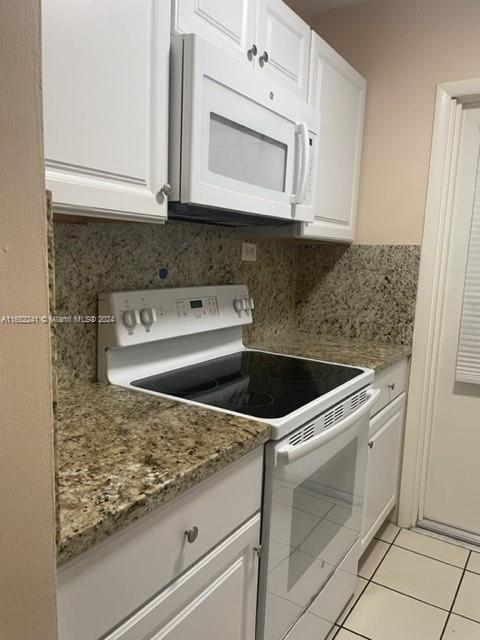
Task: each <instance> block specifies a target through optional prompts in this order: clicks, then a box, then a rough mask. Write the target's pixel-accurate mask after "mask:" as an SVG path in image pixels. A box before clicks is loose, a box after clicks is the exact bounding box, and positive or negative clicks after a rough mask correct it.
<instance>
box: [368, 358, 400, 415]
mask: <svg viewBox="0 0 480 640" xmlns="http://www.w3.org/2000/svg"><path fill="white" fill-rule="evenodd" d="M407 382H408V360H407V358H403V359H402V360H399V361H398V362H395V364H392V365H390V366H389V367H386V368H385V369H381V370H380V371H379V372H378V373H376V374H375V383H374V386H375V388H376V389H380V395H379V397H378V400H377V402H376V403H375V404H374V406H373V408H372V413H371V415H372V416H373V415H375V414H376V413H378V412H379V411H381V410H382V409H383V408H384V407H386V406H387V404H388V403H389V402H391V401H392V400H394V399H395V398H396V397H397V396H399V395H400V394H401V393H403V392H404V391H406V389H407Z"/></svg>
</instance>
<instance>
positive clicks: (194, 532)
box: [185, 527, 198, 543]
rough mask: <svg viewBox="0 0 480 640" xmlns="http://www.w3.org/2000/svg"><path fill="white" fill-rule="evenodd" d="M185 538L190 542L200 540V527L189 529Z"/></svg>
mask: <svg viewBox="0 0 480 640" xmlns="http://www.w3.org/2000/svg"><path fill="white" fill-rule="evenodd" d="M185 537H186V539H187V540H188V542H190V543H191V542H195V540H196V539H197V538H198V527H192V528H191V529H187V530H186V531H185Z"/></svg>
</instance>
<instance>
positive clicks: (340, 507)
mask: <svg viewBox="0 0 480 640" xmlns="http://www.w3.org/2000/svg"><path fill="white" fill-rule="evenodd" d="M357 445H358V440H356V439H355V440H353V441H352V442H350V444H349V445H347V446H346V447H345V448H343V449H341V450H340V451H339V452H338V453H337V454H336V455H335V456H333V457H332V458H330V459H329V460H328V462H326V463H325V464H324V465H323V466H322V467H321V468H320V469H319V470H318V471H316V472H315V473H313V474H312V475H310V476H309V477H308V478H306V479H305V480H304V481H303V482H302V483H301V484H299V485H298V486H296V487H295V488H294V489H293V491H292V509H293V517H292V525H291V539H292V540H293V539H295V538H297V540H298V536H297V531H298V528H299V522H302V521H303V520H304V519H305V518H304V515H303V514H310V515H313V516H316V517H317V522H316V523H313V522H312V524H314V526H313V527H312V529H311V531H310V532H309V533H308V535H307V536H305V538H304V539H303V540H302V541H301V542H300V544H298V551H299V552H300V553H299V554H292V555H291V556H290V562H289V569H288V584H287V590H288V591H290V589H292V588H293V586H294V585H295V583H296V582H297V581H298V580H299V579H300V578H301V577H302V575H303V574H304V573H305V572H306V571H307V569H309V568H310V566H311V565H312V564H313V563H318V562H320V563H321V566H322V567H323V568H324V569H325V568H329V573H331V572H333V570H334V569H335V567H336V566H338V564H339V563H340V562H341V561H342V559H343V557H344V555H345V554H346V552H347V551H348V549H349V548H350V546H351V545H352V544H353V542H354V541H355V538H356V537H357V535H358V526H359V523H360V514H361V504H358V500H357V499H356V496H355V467H356V460H357ZM357 514H358V517H356V516H357Z"/></svg>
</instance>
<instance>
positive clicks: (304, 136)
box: [290, 123, 310, 204]
mask: <svg viewBox="0 0 480 640" xmlns="http://www.w3.org/2000/svg"><path fill="white" fill-rule="evenodd" d="M295 135H296V136H297V137H298V138H299V139H300V145H299V147H300V153H301V163H300V170H299V172H298V178H297V185H296V191H295V193H292V195H291V197H290V202H291V204H301V203H302V202H303V201H304V200H305V192H306V190H307V181H308V169H309V166H308V165H309V160H310V140H309V134H308V127H307V125H306V124H304V123H300V124H297V125H295Z"/></svg>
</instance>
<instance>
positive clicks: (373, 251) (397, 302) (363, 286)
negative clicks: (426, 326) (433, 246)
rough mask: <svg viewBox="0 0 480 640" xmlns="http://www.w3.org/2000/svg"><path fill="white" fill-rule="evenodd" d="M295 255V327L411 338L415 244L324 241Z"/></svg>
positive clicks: (417, 249)
mask: <svg viewBox="0 0 480 640" xmlns="http://www.w3.org/2000/svg"><path fill="white" fill-rule="evenodd" d="M299 256H300V258H299V259H297V281H296V322H297V325H298V328H300V329H301V330H302V331H305V332H306V333H311V334H314V333H328V334H333V335H343V336H345V337H347V338H363V339H371V340H379V341H386V342H396V343H400V344H411V342H412V336H413V320H414V315H415V301H416V294H417V283H418V271H419V267H420V246H417V245H409V246H407V245H351V246H348V245H340V244H327V243H324V244H320V245H309V246H302V247H301V248H299Z"/></svg>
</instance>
